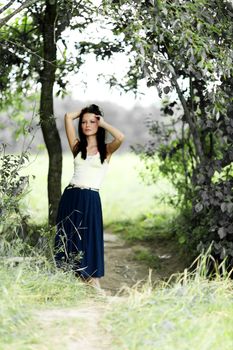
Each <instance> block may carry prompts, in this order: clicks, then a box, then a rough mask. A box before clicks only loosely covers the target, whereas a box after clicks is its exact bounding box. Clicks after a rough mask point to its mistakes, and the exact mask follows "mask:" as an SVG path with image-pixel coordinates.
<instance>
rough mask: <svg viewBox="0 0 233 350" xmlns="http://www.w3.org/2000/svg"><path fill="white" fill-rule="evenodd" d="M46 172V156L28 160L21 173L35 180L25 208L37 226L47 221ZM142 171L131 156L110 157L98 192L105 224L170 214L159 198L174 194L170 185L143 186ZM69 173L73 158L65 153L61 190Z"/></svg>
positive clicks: (68, 177)
mask: <svg viewBox="0 0 233 350" xmlns="http://www.w3.org/2000/svg"><path fill="white" fill-rule="evenodd" d="M47 168H48V157H47V155H46V154H41V155H38V156H37V157H34V158H33V157H31V163H30V165H29V166H28V167H27V168H26V169H24V173H25V174H30V175H34V176H35V178H34V179H33V178H32V177H31V181H30V184H31V185H30V192H29V193H28V195H27V197H26V199H25V207H26V208H27V211H28V213H29V215H30V216H31V217H32V219H33V221H34V222H36V223H42V222H44V221H45V220H46V217H47V211H48V206H47V183H46V181H47ZM142 169H143V164H142V163H141V162H140V160H139V158H138V157H137V156H136V155H134V154H120V155H117V154H116V155H113V157H112V159H111V163H110V167H109V171H108V174H107V177H106V179H105V182H104V184H103V186H102V189H101V192H100V195H101V198H102V205H103V215H104V222H105V224H109V223H110V222H113V221H121V220H127V219H135V218H136V217H138V216H139V215H141V214H145V213H146V212H150V211H153V212H154V213H167V212H169V211H171V208H168V206H167V205H165V204H164V203H162V202H161V197H162V196H166V194H167V193H172V192H173V191H174V190H173V189H172V187H171V185H170V184H169V183H168V182H167V181H166V180H164V179H161V180H159V182H158V183H156V184H155V185H151V186H147V185H145V183H143V182H142V180H141V179H140V176H139V175H138V174H139V171H141V170H142ZM72 172H73V158H72V155H71V153H68V154H65V155H64V158H63V175H62V187H63V189H64V187H65V186H67V184H68V183H69V181H70V179H71V177H72Z"/></svg>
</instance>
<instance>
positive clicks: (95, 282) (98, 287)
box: [88, 277, 106, 295]
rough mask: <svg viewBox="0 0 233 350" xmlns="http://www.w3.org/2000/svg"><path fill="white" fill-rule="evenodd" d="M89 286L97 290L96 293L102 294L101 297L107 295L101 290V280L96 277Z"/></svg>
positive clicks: (90, 281)
mask: <svg viewBox="0 0 233 350" xmlns="http://www.w3.org/2000/svg"><path fill="white" fill-rule="evenodd" d="M88 284H89V285H90V286H91V287H93V288H95V289H96V291H98V293H100V294H101V295H106V293H105V291H104V289H102V288H101V285H100V279H99V278H96V277H91V278H90V279H89V280H88Z"/></svg>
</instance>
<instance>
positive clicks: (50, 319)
mask: <svg viewBox="0 0 233 350" xmlns="http://www.w3.org/2000/svg"><path fill="white" fill-rule="evenodd" d="M142 250H143V251H150V253H152V255H155V256H156V261H157V264H156V266H154V269H153V270H152V273H151V277H152V282H156V281H158V280H161V278H164V277H169V275H170V274H171V273H173V272H175V271H177V270H179V268H182V261H181V260H179V258H178V257H177V254H176V249H175V247H173V245H172V244H171V243H170V242H167V243H166V242H160V243H159V242H158V244H155V245H154V247H151V246H150V245H149V244H147V245H146V244H145V243H144V244H143V245H142V244H140V243H137V244H129V243H128V242H126V241H124V240H123V239H121V238H120V237H119V236H117V235H113V234H111V233H105V269H106V271H105V277H104V278H102V279H101V286H102V288H103V289H104V290H105V291H106V292H107V293H108V296H107V297H106V298H104V299H103V301H101V300H98V301H87V302H86V304H85V305H82V307H80V308H75V309H74V308H72V309H71V308H69V309H55V310H41V311H39V312H37V313H36V315H35V316H36V317H37V319H38V320H39V323H40V324H41V327H42V329H45V333H46V331H47V332H48V330H49V333H50V334H51V336H52V337H53V339H54V342H53V345H52V347H49V349H51V350H55V349H56V350H60V349H61V350H79V349H82V350H105V349H108V350H111V349H112V345H111V344H112V339H111V335H110V332H108V331H107V330H106V329H104V328H103V326H102V324H101V320H102V319H103V318H104V316H105V312H106V311H107V310H108V308H109V307H111V305H112V303H114V302H117V300H119V298H122V296H121V297H120V296H117V294H119V293H118V292H119V291H120V290H121V288H122V287H124V286H129V287H130V286H133V285H135V284H136V283H139V281H146V280H147V279H148V275H149V266H148V264H146V263H143V262H142V261H137V260H135V253H136V252H137V251H142ZM109 294H110V295H109ZM120 295H121V294H120ZM63 322H64V327H61V325H63ZM61 329H62V334H61ZM33 349H35V350H37V348H36V347H35V348H33ZM40 350H41V349H40ZM46 350H48V349H46Z"/></svg>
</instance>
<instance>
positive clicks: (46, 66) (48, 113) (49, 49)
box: [40, 0, 62, 225]
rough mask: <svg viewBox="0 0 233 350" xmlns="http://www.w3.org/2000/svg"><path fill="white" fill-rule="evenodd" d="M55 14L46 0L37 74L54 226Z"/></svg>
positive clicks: (58, 157) (58, 151) (57, 188)
mask: <svg viewBox="0 0 233 350" xmlns="http://www.w3.org/2000/svg"><path fill="white" fill-rule="evenodd" d="M56 17H57V3H56V1H54V2H53V4H51V1H48V0H47V1H46V8H45V15H44V20H43V24H42V26H43V29H42V31H43V49H44V52H43V58H44V63H43V70H42V71H41V73H40V80H41V98H40V122H41V129H42V133H43V137H44V141H45V144H46V148H47V151H48V155H49V170H48V204H49V213H48V216H49V224H50V225H54V224H55V220H56V215H57V208H58V203H59V200H60V197H61V175H62V148H61V140H60V136H59V133H58V130H57V126H56V120H55V117H54V108H53V87H54V82H55V73H56V35H55V27H56Z"/></svg>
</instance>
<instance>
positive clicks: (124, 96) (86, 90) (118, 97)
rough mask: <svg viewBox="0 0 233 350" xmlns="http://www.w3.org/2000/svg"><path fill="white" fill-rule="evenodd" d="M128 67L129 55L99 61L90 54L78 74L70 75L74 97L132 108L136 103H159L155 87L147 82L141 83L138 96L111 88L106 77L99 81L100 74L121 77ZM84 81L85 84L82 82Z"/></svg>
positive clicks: (145, 104)
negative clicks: (147, 84)
mask: <svg viewBox="0 0 233 350" xmlns="http://www.w3.org/2000/svg"><path fill="white" fill-rule="evenodd" d="M126 67H127V57H126V56H125V55H123V54H119V55H117V56H116V58H115V59H114V60H112V61H111V62H108V61H98V62H96V60H95V56H94V55H93V56H92V55H90V56H89V57H88V59H87V61H86V63H85V64H84V65H83V66H82V68H81V70H80V72H79V73H78V74H77V75H72V76H71V77H70V84H71V91H72V97H73V98H74V99H79V100H93V99H94V100H98V101H106V100H107V101H110V102H115V103H117V104H119V105H122V106H123V107H125V108H132V107H133V106H134V105H135V104H136V103H137V104H140V105H142V106H145V107H146V106H149V105H151V104H155V103H156V104H157V105H158V104H159V98H158V95H157V91H156V89H155V88H148V87H147V86H146V82H145V81H143V82H142V83H141V84H140V89H139V93H140V94H139V95H138V96H137V98H136V97H135V96H134V94H133V93H125V92H122V91H121V92H120V91H119V90H118V89H117V88H111V89H110V87H109V86H108V85H107V84H106V83H105V82H104V78H101V80H100V81H98V74H100V73H104V74H112V73H113V74H114V75H115V76H116V77H118V78H119V79H120V78H121V77H122V76H123V74H122V73H123V71H124V70H126ZM81 80H82V81H84V82H85V85H84V84H80V82H81Z"/></svg>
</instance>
